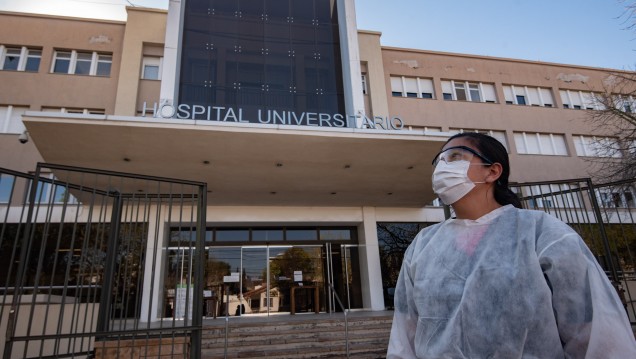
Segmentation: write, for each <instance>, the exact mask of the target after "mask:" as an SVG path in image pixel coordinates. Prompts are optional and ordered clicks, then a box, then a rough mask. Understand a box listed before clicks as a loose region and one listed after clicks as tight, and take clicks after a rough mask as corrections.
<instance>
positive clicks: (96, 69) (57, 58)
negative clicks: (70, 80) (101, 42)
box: [51, 50, 113, 76]
mask: <svg viewBox="0 0 636 359" xmlns="http://www.w3.org/2000/svg"><path fill="white" fill-rule="evenodd" d="M112 63H113V56H112V55H110V54H100V53H97V52H78V51H75V50H72V51H55V53H54V54H53V64H52V65H51V72H53V73H58V74H75V75H90V76H110V70H111V67H112Z"/></svg>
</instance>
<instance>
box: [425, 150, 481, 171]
mask: <svg viewBox="0 0 636 359" xmlns="http://www.w3.org/2000/svg"><path fill="white" fill-rule="evenodd" d="M475 156H477V157H479V158H480V159H481V160H482V161H484V162H485V163H486V164H487V165H491V164H492V163H493V162H492V161H491V160H489V159H487V158H486V157H485V156H483V155H480V154H479V153H478V152H477V151H475V150H473V149H472V148H470V147H466V146H455V147H449V148H447V149H445V150H443V151H441V152H440V153H438V154H437V156H435V158H434V159H433V162H432V165H433V167H436V166H437V164H438V163H439V161H444V162H446V163H450V162H455V161H468V162H470V161H471V160H472V159H473V157H475Z"/></svg>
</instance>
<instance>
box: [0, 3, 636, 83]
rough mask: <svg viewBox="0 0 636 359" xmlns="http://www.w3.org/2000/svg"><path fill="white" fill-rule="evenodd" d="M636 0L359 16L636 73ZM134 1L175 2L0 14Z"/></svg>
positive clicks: (429, 8)
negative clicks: (632, 8) (628, 8)
mask: <svg viewBox="0 0 636 359" xmlns="http://www.w3.org/2000/svg"><path fill="white" fill-rule="evenodd" d="M228 1H231V0H228ZM298 1H303V0H298ZM634 2H636V0H480V1H476V0H443V1H442V0H437V1H434V0H356V12H357V21H358V28H359V29H364V30H372V31H379V32H382V40H381V41H382V45H384V46H394V47H406V48H413V49H422V50H432V51H447V52H456V53H463V54H476V55H487V56H497V57H508V58H516V59H525V60H538V61H547V62H557V63H564V64H574V65H585V66H594V67H607V68H614V69H628V70H633V69H634V68H635V66H636V51H635V50H636V32H633V31H632V32H630V31H627V30H624V29H625V28H626V27H627V26H628V23H626V19H625V17H624V16H623V17H621V15H623V11H624V7H625V5H626V4H630V3H634ZM130 4H134V5H137V6H145V7H154V8H162V9H166V8H167V7H168V0H130V1H126V0H0V10H5V11H20V12H36V13H45V14H55V15H65V16H77V17H92V18H101V19H112V20H125V19H126V11H125V6H126V5H130Z"/></svg>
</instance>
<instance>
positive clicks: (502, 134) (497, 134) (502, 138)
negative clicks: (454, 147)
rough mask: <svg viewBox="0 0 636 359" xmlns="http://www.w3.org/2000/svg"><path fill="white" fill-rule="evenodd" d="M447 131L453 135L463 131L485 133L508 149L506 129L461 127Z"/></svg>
mask: <svg viewBox="0 0 636 359" xmlns="http://www.w3.org/2000/svg"><path fill="white" fill-rule="evenodd" d="M448 132H449V133H451V134H453V135H455V134H458V133H464V132H477V133H485V134H487V135H489V136H491V137H494V138H496V139H497V141H499V142H501V144H502V145H504V147H505V148H506V150H508V141H507V140H506V131H493V130H467V129H463V128H451V129H450V130H449V131H448Z"/></svg>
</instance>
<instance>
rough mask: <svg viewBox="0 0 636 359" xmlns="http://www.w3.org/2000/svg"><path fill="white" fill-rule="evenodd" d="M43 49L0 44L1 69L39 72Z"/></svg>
mask: <svg viewBox="0 0 636 359" xmlns="http://www.w3.org/2000/svg"><path fill="white" fill-rule="evenodd" d="M41 58H42V50H39V49H31V48H27V47H26V46H22V47H5V46H4V45H0V70H13V71H26V72H38V69H39V67H40V59H41Z"/></svg>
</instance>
